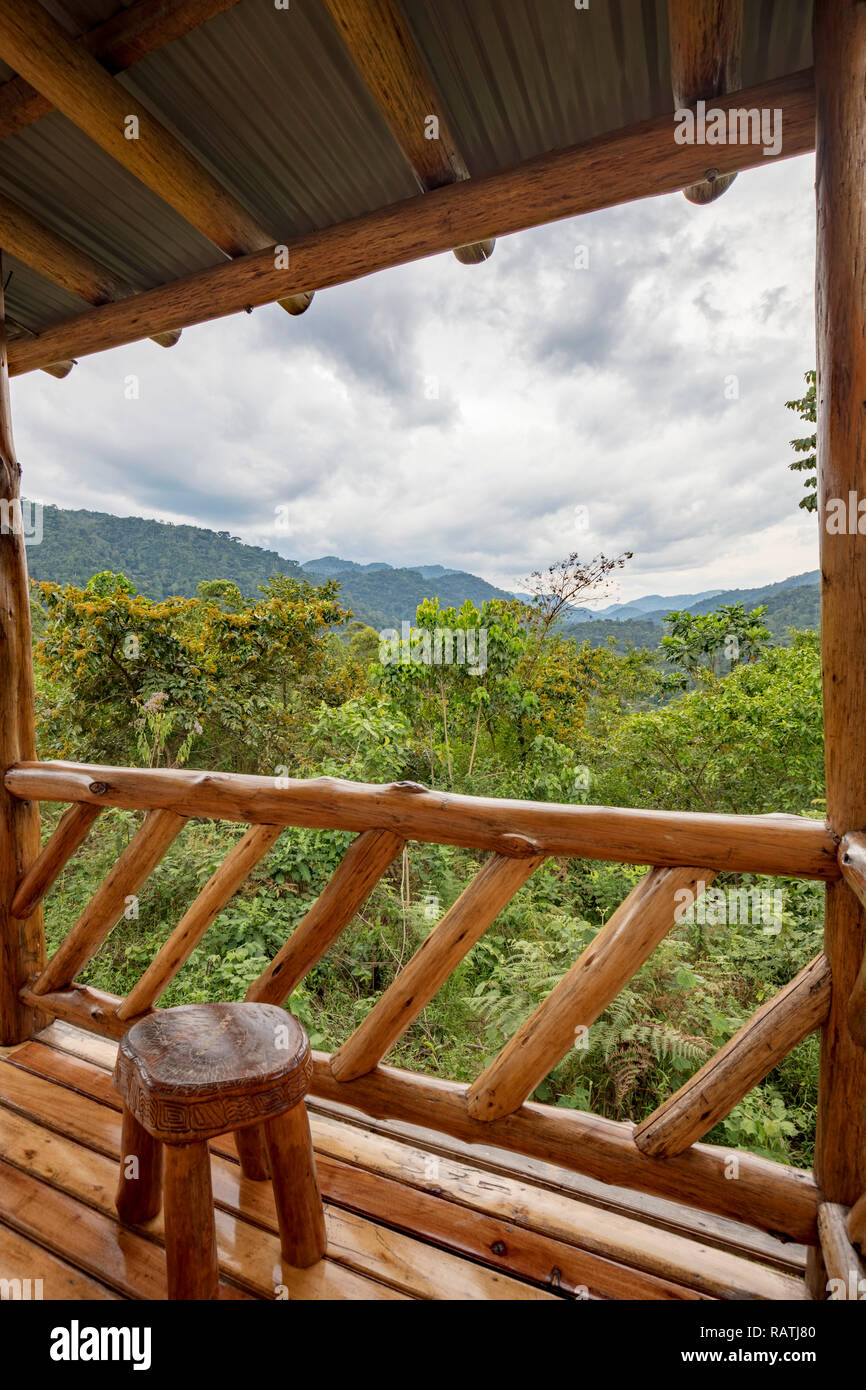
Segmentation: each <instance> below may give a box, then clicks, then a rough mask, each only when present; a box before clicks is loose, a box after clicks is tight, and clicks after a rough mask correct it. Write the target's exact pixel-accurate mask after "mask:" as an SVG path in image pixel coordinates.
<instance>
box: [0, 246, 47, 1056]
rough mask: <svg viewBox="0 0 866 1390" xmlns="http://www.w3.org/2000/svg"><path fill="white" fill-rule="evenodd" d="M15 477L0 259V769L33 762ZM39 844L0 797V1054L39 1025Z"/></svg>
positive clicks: (28, 817) (29, 813) (18, 806)
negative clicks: (33, 876)
mask: <svg viewBox="0 0 866 1390" xmlns="http://www.w3.org/2000/svg"><path fill="white" fill-rule="evenodd" d="M20 475H21V469H20V467H19V464H18V457H17V454H16V452H15V441H14V439H13V437H12V409H11V404H10V400H9V374H8V370H7V360H6V320H5V306H4V301H3V263H2V257H0V510H2V518H0V520H2V522H3V524H2V525H0V652H2V670H0V770H5V769H6V768H8V767H9V765H10V764H11V763H15V762H18V761H19V759H21V758H30V757H34V756H35V748H36V743H35V729H34V715H33V697H34V691H33V657H32V634H31V631H30V590H29V585H28V580H27V555H26V551H25V545H24V531H23V527H22V525H21V524H20V523H21V510H20V506H21V504H20ZM16 518H17V523H18V524H16ZM41 844H42V838H41V835H40V831H39V807H38V806H37V805H35V804H33V803H22V802H21V801H18V800H16V798H15V797H13V796H10V795H9V793H8V791H6V790H0V1045H3V1046H7V1047H8V1046H11V1045H13V1044H14V1043H17V1042H22V1041H23V1040H24V1039H25V1038H29V1037H30V1036H31V1035H32V1034H33V1033H34V1032H36V1031H38V1029H39V1028H41V1027H43V1026H44V1023H45V1017H44V1015H42V1014H41V1013H40V1012H39V1011H38V1010H37V1009H34V1008H32V1007H31V1006H29V1005H26V1004H24V1003H23V1002H22V1001H21V999H20V996H19V991H20V989H21V986H22V985H23V984H24V982H25V980H26V979H27V978H28V977H29V976H30V975H31V974H33V973H34V972H36V971H38V970H41V968H42V966H43V965H44V963H45V935H44V932H43V929H42V909H41V907H37V908H36V909H35V910H34V912H33V913H32V914H31V915H30V916H29V917H28V918H26V920H24V921H20V920H19V919H18V918H16V917H14V916H13V914H12V901H13V898H14V896H15V889H16V887H17V886H18V884H19V882H20V881H21V878H22V876H23V875H24V873H25V872H26V870H27V869H28V868H29V866H30V865H31V864H32V863H33V861H34V860H35V859H36V858H37V857H38V855H39V851H40V848H41Z"/></svg>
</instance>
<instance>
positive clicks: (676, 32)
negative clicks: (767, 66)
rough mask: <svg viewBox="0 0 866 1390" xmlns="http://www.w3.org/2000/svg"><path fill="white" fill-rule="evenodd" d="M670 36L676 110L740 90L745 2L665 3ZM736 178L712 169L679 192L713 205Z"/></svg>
mask: <svg viewBox="0 0 866 1390" xmlns="http://www.w3.org/2000/svg"><path fill="white" fill-rule="evenodd" d="M668 32H669V44H670V60H671V87H672V88H673V97H674V106H676V107H677V108H678V109H681V108H683V107H686V106H694V104H695V102H697V101H712V100H714V98H716V97H721V96H727V95H728V93H730V92H736V91H737V90H738V89H739V87H740V83H741V77H740V58H741V55H742V49H743V0H668ZM709 172H710V171H708V173H709ZM736 177H737V176H736V174H726V175H722V176H719V174H718V173H717V172H716V171H715V170H713V171H712V176H711V177H709V178H704V179H701V181H700V183H696V184H692V185H691V186H690V187H689V188H685V189H683V192H684V193H685V196H686V197H687V198H688V200H689V202H690V203H712V202H715V200H716V198H721V196H722V194H723V193H724V192H725V190H726V189H728V188H730V186H731V184H732V183H733V181H734V179H735V178H736Z"/></svg>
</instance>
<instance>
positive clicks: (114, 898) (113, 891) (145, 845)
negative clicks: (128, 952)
mask: <svg viewBox="0 0 866 1390" xmlns="http://www.w3.org/2000/svg"><path fill="white" fill-rule="evenodd" d="M184 824H185V821H184V818H183V816H177V815H175V814H174V812H173V811H151V812H149V814H148V815H147V816H146V817H145V819H144V821H143V823H142V824H141V826H140V827H139V829H138V830H137V831H136V833H135V835H133V837H132V839H131V840H130V842H129V844H128V845H127V847H126V849H125V850H124V851H123V853H122V854H121V856H120V858H119V859H118V861H117V863H116V864H115V865H114V867H113V869H112V870H111V872H110V873H109V874H108V876H107V878H105V880H104V881H103V882H102V883H101V884H100V886H99V888H97V890H96V892H95V893H94V895H93V897H92V898H91V900H90V902H89V903H88V904H87V907H86V908H85V909H84V911H83V912H82V913H81V916H80V917H79V918H78V920H77V921H76V922H75V924H74V926H72V927H71V928H70V929H69V932H68V934H67V936H66V939H65V940H64V941H63V942H62V944H61V945H60V946H59V947H58V948H57V950H56V951H55V952H54V955H53V956H52V957H51V959H50V961H49V962H48V964H47V965H46V967H45V969H44V970H43V971H42V973H41V974H40V975H39V977H38V979H36V980H35V981H34V982H33V985H32V990H33V993H34V994H37V995H42V994H50V993H52V992H54V991H56V990H60V989H62V988H63V987H64V986H65V985H69V984H70V983H71V982H72V981H73V980H74V979H75V976H76V975H77V974H78V972H79V970H81V969H83V967H84V966H85V965H86V964H87V962H88V961H89V960H92V958H93V957H94V956H95V955H96V952H97V951H98V950H99V948H100V946H101V945H102V943H103V941H105V939H106V937H107V936H108V934H109V932H111V930H112V929H113V928H114V927H115V926H116V925H117V923H118V922H119V921H120V919H121V917H122V916H123V912H124V908H125V906H126V900H127V898H129V897H132V896H135V894H137V893H138V891H139V889H140V888H141V887H142V885H143V884H144V883H145V882H146V881H147V879H148V878H149V877H150V875H151V874H152V873H153V870H154V869H155V868H156V866H157V864H158V863H159V862H160V860H161V859H162V857H163V855H164V854H165V852H166V850H167V849H168V848H169V846H170V845H171V844H172V843H173V842H174V840H176V839H177V836H178V835H179V834H180V832H181V830H182V829H183V827H184Z"/></svg>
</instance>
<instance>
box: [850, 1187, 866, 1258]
mask: <svg viewBox="0 0 866 1390" xmlns="http://www.w3.org/2000/svg"><path fill="white" fill-rule="evenodd" d="M846 1229H847V1231H848V1239H849V1240H850V1241H851V1244H852V1245H857V1246H859V1247H860V1251H861V1253H862V1254H864V1255H866V1192H864V1193H863V1196H862V1197H860V1198H858V1200H857V1201H856V1202H855V1203H854V1205H853V1207H852V1208H851V1211H850V1212H849V1214H848V1222H847V1227H846Z"/></svg>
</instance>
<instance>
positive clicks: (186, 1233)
mask: <svg viewBox="0 0 866 1390" xmlns="http://www.w3.org/2000/svg"><path fill="white" fill-rule="evenodd" d="M165 1259H166V1266H167V1269H168V1296H169V1298H170V1299H197V1300H201V1299H214V1298H216V1297H217V1294H218V1291H219V1277H220V1276H219V1262H218V1257H217V1243H216V1228H215V1225H214V1211H213V1189H212V1187H211V1177H210V1154H209V1153H208V1148H207V1144H182V1145H174V1144H172V1145H170V1146H167V1147H166V1151H165Z"/></svg>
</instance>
